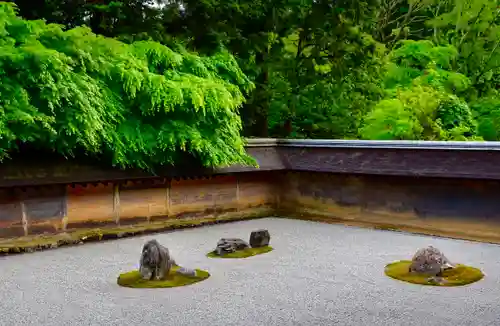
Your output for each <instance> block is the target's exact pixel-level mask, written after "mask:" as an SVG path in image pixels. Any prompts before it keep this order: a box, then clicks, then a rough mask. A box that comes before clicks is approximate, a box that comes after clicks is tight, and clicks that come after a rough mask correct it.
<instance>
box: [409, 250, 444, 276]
mask: <svg viewBox="0 0 500 326" xmlns="http://www.w3.org/2000/svg"><path fill="white" fill-rule="evenodd" d="M453 267H454V266H453V264H451V263H450V261H449V260H448V258H446V257H445V255H444V254H443V253H442V252H441V251H439V250H438V249H437V248H434V247H433V246H429V247H427V248H422V249H419V250H418V251H417V252H416V253H415V255H414V256H413V259H412V263H411V265H410V272H415V273H421V274H426V275H431V276H439V275H441V272H442V271H443V270H446V269H450V268H453Z"/></svg>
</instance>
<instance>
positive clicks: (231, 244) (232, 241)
mask: <svg viewBox="0 0 500 326" xmlns="http://www.w3.org/2000/svg"><path fill="white" fill-rule="evenodd" d="M247 248H250V245H249V244H248V243H246V242H245V241H244V240H242V239H236V238H227V239H226V238H222V239H220V240H219V242H217V248H215V253H216V254H217V255H219V256H223V255H225V254H230V253H232V252H235V251H237V250H244V249H247Z"/></svg>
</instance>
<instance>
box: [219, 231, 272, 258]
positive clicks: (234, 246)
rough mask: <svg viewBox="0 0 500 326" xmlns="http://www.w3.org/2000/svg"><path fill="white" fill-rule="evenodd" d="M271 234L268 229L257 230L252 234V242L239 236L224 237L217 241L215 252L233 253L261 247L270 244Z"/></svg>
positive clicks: (221, 253)
mask: <svg viewBox="0 0 500 326" xmlns="http://www.w3.org/2000/svg"><path fill="white" fill-rule="evenodd" d="M270 240H271V235H270V234H269V231H268V230H256V231H252V233H251V234H250V241H249V242H250V243H248V242H246V241H245V240H242V239H238V238H222V239H220V240H219V242H217V247H216V248H215V250H214V253H215V254H216V255H218V256H223V255H226V254H230V253H233V252H235V251H238V250H245V249H248V248H259V247H265V246H268V245H269V241H270Z"/></svg>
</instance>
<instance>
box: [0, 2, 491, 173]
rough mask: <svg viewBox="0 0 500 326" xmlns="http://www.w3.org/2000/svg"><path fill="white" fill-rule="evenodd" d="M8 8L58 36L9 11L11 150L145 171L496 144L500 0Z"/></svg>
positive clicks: (7, 141) (7, 142)
mask: <svg viewBox="0 0 500 326" xmlns="http://www.w3.org/2000/svg"><path fill="white" fill-rule="evenodd" d="M13 2H15V3H16V5H17V6H18V7H19V14H20V15H21V16H22V17H23V18H25V19H44V20H46V21H47V23H57V24H60V25H61V26H62V27H58V26H54V25H50V24H49V25H46V24H43V23H41V22H35V21H29V22H28V21H25V20H20V19H18V18H15V17H14V16H13V13H12V11H8V10H7V11H6V10H5V9H4V13H3V15H4V16H5V15H7V16H6V17H7V18H5V19H4V21H7V22H8V23H7V24H6V25H5V26H4V27H3V30H4V31H3V34H2V40H3V41H2V42H3V44H4V45H2V46H3V47H8V50H5V51H4V52H3V53H2V54H1V55H2V57H3V58H6V59H2V60H3V61H2V62H3V68H2V69H3V71H2V74H3V76H5V77H2V78H5V79H4V80H6V81H8V82H6V83H5V82H2V87H3V88H5V87H9V88H12V89H11V90H10V92H13V94H16V96H13V97H12V100H9V102H8V105H9V107H10V108H11V110H12V112H14V113H9V114H11V116H9V117H7V115H5V116H4V117H3V118H2V119H3V121H4V122H3V123H4V125H5V126H7V128H6V129H5V131H2V132H3V133H5V134H6V135H7V134H8V135H10V136H8V137H7V136H4V137H3V138H2V143H1V144H2V145H1V146H2V147H1V148H2V149H4V151H7V150H9V149H11V148H13V147H14V146H15V144H16V142H18V141H20V140H21V141H30V142H38V143H40V146H42V145H43V146H47V147H50V148H57V150H58V151H60V152H63V153H70V152H71V150H72V148H75V147H81V148H84V149H85V150H86V151H87V152H89V153H95V154H96V155H97V154H98V155H104V156H106V157H110V158H111V159H112V160H113V162H115V163H117V164H120V165H124V166H127V165H133V166H140V167H146V166H149V165H150V164H151V163H155V164H156V163H158V164H163V163H166V162H171V161H175V155H177V154H176V153H179V149H180V150H181V152H182V150H183V149H184V148H185V150H186V151H188V152H190V153H192V154H194V156H196V157H199V158H201V159H202V160H203V162H204V163H205V164H207V165H214V164H228V163H230V162H233V161H243V160H246V157H245V156H244V154H243V152H242V141H241V138H240V137H241V136H247V137H248V136H258V137H263V136H273V137H309V138H347V139H356V138H363V139H389V140H390V139H421V140H472V139H474V140H481V139H484V140H500V129H499V128H500V96H499V93H498V92H499V89H500V6H499V4H498V1H496V0H345V1H344V0H338V1H327V0H305V1H304V0H300V1H299V0H273V1H271V0H170V1H166V0H92V1H91V0H40V1H29V0H14V1H13ZM4 8H7V7H5V6H4ZM83 25H86V26H88V29H87V28H84V27H79V26H83ZM21 26H24V27H21ZM90 31H92V32H93V33H95V34H98V35H102V36H96V35H94V34H92V33H91V32H90ZM103 36H106V37H109V38H104V37H103ZM111 38H114V39H111ZM7 40H10V41H7ZM155 42H158V43H155ZM28 44H29V46H28ZM35 44H36V46H35ZM159 44H162V45H159ZM171 49H175V51H176V52H174V51H173V50H171ZM184 49H187V50H184ZM27 51H31V52H29V53H31V55H33V53H35V52H36V51H40V52H39V53H40V54H39V55H38V54H37V56H40V58H43V60H42V59H37V60H38V61H37V64H38V66H37V65H34V64H33V63H32V62H31V63H29V64H28V63H27V62H28V61H23V60H28V58H29V56H27V55H26V54H25V53H27ZM34 51H35V52H34ZM188 51H195V52H196V53H198V54H197V55H195V54H193V52H188ZM49 52H50V53H56V55H54V56H52V55H49V54H48V53H49ZM18 53H23V54H22V55H18ZM36 53H38V52H36ZM42 54H43V55H42ZM20 58H24V59H23V60H21V59H20ZM6 60H7V61H6ZM30 60H32V59H30ZM5 62H8V64H5ZM56 62H57V64H56ZM14 63H15V64H14ZM16 67H17V68H16ZM21 67H23V68H22V69H21ZM64 67H65V68H64ZM9 69H11V70H9ZM64 69H68V70H64ZM66 71H67V72H66ZM56 73H57V77H56V75H55V74H56ZM59 75H60V77H59ZM11 80H12V81H11ZM28 80H29V81H30V82H29V83H28ZM145 80H147V81H148V82H147V83H144V82H143V81H145ZM154 83H159V84H154ZM5 85H8V86H5ZM145 85H148V86H145ZM253 86H255V87H253ZM179 92H180V93H182V94H183V99H182V100H181V99H180V98H179V97H176V96H178V95H176V94H180V93H179ZM2 94H4V90H2ZM78 94H80V95H78ZM82 94H95V95H93V96H83V95H82ZM187 94H190V95H187ZM187 96H191V98H192V99H195V100H194V101H190V102H189V103H190V104H187V103H188V101H186V99H185V97H187ZM70 97H71V98H76V100H74V101H73V100H72V101H71V103H69V100H68V98H70ZM243 97H245V99H244V98H243ZM145 98H147V100H144V99H145ZM201 99H203V100H201ZM146 103H147V104H146ZM6 105H7V104H5V103H4V104H3V106H4V107H7V106H6ZM240 106H241V108H240ZM14 108H15V110H14ZM54 108H57V110H56V109H54ZM174 109H175V110H174ZM30 110H31V111H30ZM9 112H10V111H9ZM152 112H154V113H152ZM12 114H16V119H17V120H16V121H24V120H23V119H30V120H29V123H28V122H26V123H24V124H23V125H19V124H21V122H16V123H15V124H14V123H13V122H12V118H13V116H12ZM28 116H29V117H30V118H22V119H20V117H28ZM240 116H241V121H240ZM94 120H95V121H94ZM240 123H242V127H241V128H242V130H240ZM136 126H140V127H136ZM186 128H188V129H186ZM181 130H182V131H181ZM160 131H161V132H160ZM56 134H57V136H56ZM61 135H64V136H61ZM96 144H99V145H96ZM174 148H175V150H174ZM167 149H169V150H167ZM160 153H161V154H160Z"/></svg>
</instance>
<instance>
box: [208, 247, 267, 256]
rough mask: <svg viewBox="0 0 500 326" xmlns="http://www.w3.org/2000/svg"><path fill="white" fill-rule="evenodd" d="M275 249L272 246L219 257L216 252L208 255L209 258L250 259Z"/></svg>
mask: <svg viewBox="0 0 500 326" xmlns="http://www.w3.org/2000/svg"><path fill="white" fill-rule="evenodd" d="M272 250H273V248H272V247H270V246H266V247H259V248H247V249H244V250H238V251H235V252H232V253H230V254H226V255H223V256H219V255H217V254H216V253H215V251H211V252H209V253H208V254H207V257H208V258H248V257H252V256H256V255H261V254H265V253H266V252H270V251H272Z"/></svg>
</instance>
